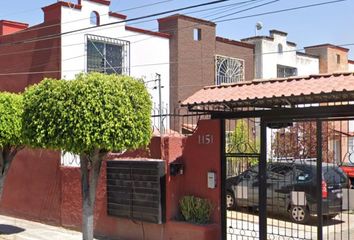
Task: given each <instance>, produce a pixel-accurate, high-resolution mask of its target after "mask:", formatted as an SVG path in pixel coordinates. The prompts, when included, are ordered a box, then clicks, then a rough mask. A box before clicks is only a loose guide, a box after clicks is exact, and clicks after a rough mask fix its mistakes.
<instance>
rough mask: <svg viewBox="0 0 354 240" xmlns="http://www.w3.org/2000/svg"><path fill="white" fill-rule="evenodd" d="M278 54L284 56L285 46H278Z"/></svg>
mask: <svg viewBox="0 0 354 240" xmlns="http://www.w3.org/2000/svg"><path fill="white" fill-rule="evenodd" d="M278 53H279V54H283V45H281V44H280V43H279V44H278Z"/></svg>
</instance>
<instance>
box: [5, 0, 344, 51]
mask: <svg viewBox="0 0 354 240" xmlns="http://www.w3.org/2000/svg"><path fill="white" fill-rule="evenodd" d="M253 1H255V0H253ZM343 1H346V0H337V1H329V2H323V3H318V4H311V5H305V6H299V7H295V8H289V9H282V10H278V11H273V12H276V13H278V12H285V11H293V10H296V9H302V8H309V7H315V6H319V5H325V4H332V3H337V2H343ZM246 2H249V1H246ZM268 4H269V3H268ZM259 6H260V5H258V6H254V7H253V8H256V7H259ZM253 8H248V9H244V10H241V11H238V12H235V13H234V14H236V13H239V12H243V11H246V10H250V9H253ZM261 14H262V15H265V14H271V12H266V13H261ZM256 15H259V14H256ZM256 15H248V16H243V17H239V18H231V19H224V20H219V21H216V22H227V21H234V20H236V19H242V18H246V17H253V16H256ZM219 18H220V17H219ZM198 25H200V24H199V23H198V24H195V25H192V26H187V27H183V28H177V29H176V30H182V29H185V28H191V27H194V26H198ZM168 30H175V28H171V29H168ZM140 35H141V34H133V35H127V36H121V38H128V37H132V36H140ZM150 38H151V37H147V38H144V39H141V40H138V41H135V42H131V44H134V43H137V42H141V41H145V40H147V39H150ZM48 40H49V39H48ZM82 44H85V43H77V44H68V45H65V46H62V47H68V46H74V45H82ZM0 46H1V44H0ZM54 48H61V47H60V46H59V47H51V48H43V49H34V50H28V51H23V52H21V51H18V52H14V53H13V54H20V53H27V52H31V51H33V52H36V51H41V50H49V49H54ZM11 54H12V53H4V54H0V56H5V55H11Z"/></svg>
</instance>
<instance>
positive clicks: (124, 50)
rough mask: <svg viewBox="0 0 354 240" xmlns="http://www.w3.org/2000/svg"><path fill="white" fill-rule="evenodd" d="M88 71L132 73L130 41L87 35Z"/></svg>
mask: <svg viewBox="0 0 354 240" xmlns="http://www.w3.org/2000/svg"><path fill="white" fill-rule="evenodd" d="M86 39H87V41H86V42H87V72H100V73H107V74H113V73H114V74H125V75H129V74H130V43H129V42H128V41H124V40H120V39H114V38H107V37H101V36H96V35H86Z"/></svg>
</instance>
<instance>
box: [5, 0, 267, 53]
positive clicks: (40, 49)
mask: <svg viewBox="0 0 354 240" xmlns="http://www.w3.org/2000/svg"><path fill="white" fill-rule="evenodd" d="M260 1H264V0H248V1H243V2H238V3H233V4H229V5H225V6H231V5H232V6H234V5H241V6H238V8H240V7H243V6H246V5H250V2H251V4H253V2H260ZM246 3H248V4H246ZM225 6H220V7H225ZM256 7H258V6H255V7H254V8H256ZM216 8H218V7H216ZM214 9H215V8H209V9H203V10H198V11H194V12H189V13H196V12H202V11H209V10H214ZM233 9H234V8H233ZM250 9H252V8H249V9H246V10H250ZM229 10H230V9H229ZM246 10H242V11H240V12H244V11H246ZM189 13H188V14H189ZM213 15H218V14H211V15H209V17H210V16H213ZM154 20H155V19H153V20H148V21H154ZM142 22H147V21H141V22H138V23H142ZM199 25H200V24H199V23H197V24H195V25H192V26H187V27H182V28H177V29H175V28H171V29H165V30H182V29H185V28H191V27H194V26H199ZM97 30H101V29H97ZM152 30H156V29H152ZM140 35H141V34H140V33H139V34H131V35H126V36H120V38H129V37H134V36H140ZM150 38H152V37H147V38H144V39H141V40H138V41H135V42H131V44H133V43H136V42H141V41H145V40H148V39H150ZM46 40H49V39H46ZM82 44H85V42H83V43H75V44H68V45H65V46H58V47H56V46H54V47H50V48H39V49H34V50H25V51H17V52H11V53H8V52H7V53H3V54H0V56H8V55H12V54H21V53H28V52H38V51H42V50H43V51H45V50H50V49H55V48H61V47H69V46H75V45H82Z"/></svg>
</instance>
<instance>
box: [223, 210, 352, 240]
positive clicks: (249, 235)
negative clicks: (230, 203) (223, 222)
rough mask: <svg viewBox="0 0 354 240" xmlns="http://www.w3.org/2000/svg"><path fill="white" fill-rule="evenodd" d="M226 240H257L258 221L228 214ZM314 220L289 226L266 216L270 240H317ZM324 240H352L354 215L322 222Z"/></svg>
mask: <svg viewBox="0 0 354 240" xmlns="http://www.w3.org/2000/svg"><path fill="white" fill-rule="evenodd" d="M227 217H228V218H227V240H239V239H240V240H241V239H247V240H256V239H257V240H258V239H259V230H258V229H259V219H258V216H257V215H254V214H250V213H247V212H239V211H228V212H227ZM316 225H317V219H316V218H315V217H313V218H312V219H311V220H310V222H309V223H308V225H303V224H296V223H293V222H290V221H289V219H288V218H287V217H285V216H271V215H270V216H269V217H268V219H267V232H268V234H267V235H268V239H270V240H304V239H306V240H307V239H308V240H315V239H317V226H316ZM322 231H323V239H338V240H352V239H354V238H353V237H354V214H350V213H347V212H343V213H341V214H340V215H338V216H337V217H336V218H334V219H331V220H328V221H325V222H324V226H323V228H322Z"/></svg>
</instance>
